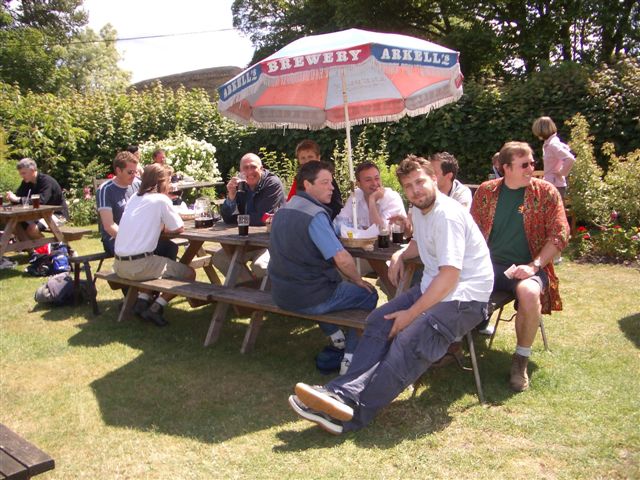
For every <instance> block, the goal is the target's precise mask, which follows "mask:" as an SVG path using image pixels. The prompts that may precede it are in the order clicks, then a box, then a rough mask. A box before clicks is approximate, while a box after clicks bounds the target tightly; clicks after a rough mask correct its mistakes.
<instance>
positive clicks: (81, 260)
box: [69, 252, 113, 263]
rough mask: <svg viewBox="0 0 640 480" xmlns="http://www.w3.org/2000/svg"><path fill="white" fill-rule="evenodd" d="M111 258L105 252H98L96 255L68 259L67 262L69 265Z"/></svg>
mask: <svg viewBox="0 0 640 480" xmlns="http://www.w3.org/2000/svg"><path fill="white" fill-rule="evenodd" d="M112 257H113V255H110V254H108V253H107V252H98V253H90V254H87V255H79V256H77V257H70V258H69V262H71V263H84V262H95V261H98V260H105V259H107V258H112Z"/></svg>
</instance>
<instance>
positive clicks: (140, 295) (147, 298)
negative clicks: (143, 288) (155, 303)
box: [138, 293, 151, 302]
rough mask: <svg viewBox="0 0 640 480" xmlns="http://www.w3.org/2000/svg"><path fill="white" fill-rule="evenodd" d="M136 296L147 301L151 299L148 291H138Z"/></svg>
mask: <svg viewBox="0 0 640 480" xmlns="http://www.w3.org/2000/svg"><path fill="white" fill-rule="evenodd" d="M138 298H139V299H140V300H146V301H147V302H148V301H149V300H151V295H149V294H148V293H139V294H138Z"/></svg>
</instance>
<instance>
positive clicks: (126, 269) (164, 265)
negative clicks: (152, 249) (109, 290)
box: [113, 255, 191, 280]
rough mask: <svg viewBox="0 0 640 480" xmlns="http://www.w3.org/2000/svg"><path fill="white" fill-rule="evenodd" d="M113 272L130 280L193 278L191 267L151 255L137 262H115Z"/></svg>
mask: <svg viewBox="0 0 640 480" xmlns="http://www.w3.org/2000/svg"><path fill="white" fill-rule="evenodd" d="M113 271H114V272H116V274H118V276H119V277H122V278H126V279H128V280H152V279H154V278H175V279H177V280H184V279H187V278H189V277H190V276H191V267H189V266H187V265H184V264H183V263H180V262H176V261H175V260H171V259H169V258H166V257H160V256H158V255H151V256H150V257H145V258H139V259H137V260H118V259H116V260H115V261H114V262H113Z"/></svg>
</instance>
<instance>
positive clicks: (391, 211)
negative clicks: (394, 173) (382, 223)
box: [335, 188, 407, 229]
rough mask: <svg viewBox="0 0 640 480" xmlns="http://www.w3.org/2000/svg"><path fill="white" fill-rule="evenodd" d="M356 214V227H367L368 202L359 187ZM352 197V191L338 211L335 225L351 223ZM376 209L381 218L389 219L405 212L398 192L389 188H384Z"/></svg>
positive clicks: (368, 222)
mask: <svg viewBox="0 0 640 480" xmlns="http://www.w3.org/2000/svg"><path fill="white" fill-rule="evenodd" d="M355 196H356V197H355V198H356V215H358V228H363V229H364V228H369V227H370V226H371V222H370V221H369V204H368V203H367V201H366V200H365V198H364V192H363V191H362V189H360V188H356V191H355ZM352 199H353V193H352V194H351V195H349V198H347V201H346V202H344V207H342V210H341V211H340V214H339V215H338V216H337V217H336V219H335V224H336V226H339V225H341V224H343V225H344V224H346V225H353V208H352V206H351V202H352ZM377 206H378V211H379V212H380V217H381V218H382V219H383V220H387V221H388V220H389V218H391V217H393V216H394V215H404V216H406V215H407V213H406V211H405V209H404V203H403V202H402V197H401V196H400V194H399V193H398V192H396V191H394V190H392V189H390V188H385V189H384V195H383V197H382V198H381V199H380V200H378V202H377Z"/></svg>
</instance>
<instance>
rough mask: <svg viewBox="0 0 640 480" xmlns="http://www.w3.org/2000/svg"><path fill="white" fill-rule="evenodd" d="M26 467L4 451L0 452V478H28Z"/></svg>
mask: <svg viewBox="0 0 640 480" xmlns="http://www.w3.org/2000/svg"><path fill="white" fill-rule="evenodd" d="M28 475H29V471H28V470H27V467H26V466H25V465H23V464H21V463H20V462H18V461H16V459H14V458H13V457H12V456H11V455H9V454H8V453H7V452H5V451H4V450H0V476H1V477H0V478H10V479H11V480H14V479H16V480H18V479H23V478H25V479H26V478H29V476H28Z"/></svg>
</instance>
